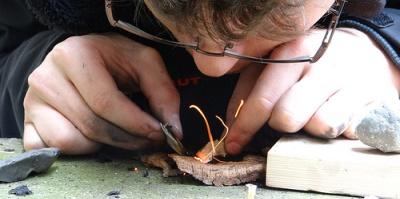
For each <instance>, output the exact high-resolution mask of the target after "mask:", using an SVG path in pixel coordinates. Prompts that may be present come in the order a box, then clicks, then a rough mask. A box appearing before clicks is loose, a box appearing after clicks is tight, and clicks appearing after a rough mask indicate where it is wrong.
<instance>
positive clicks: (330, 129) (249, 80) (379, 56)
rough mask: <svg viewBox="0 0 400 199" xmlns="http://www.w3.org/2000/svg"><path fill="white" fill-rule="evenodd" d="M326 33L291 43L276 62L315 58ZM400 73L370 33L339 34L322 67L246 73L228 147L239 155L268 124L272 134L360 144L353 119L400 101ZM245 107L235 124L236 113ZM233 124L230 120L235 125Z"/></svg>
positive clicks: (234, 102) (235, 99)
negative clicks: (367, 110)
mask: <svg viewBox="0 0 400 199" xmlns="http://www.w3.org/2000/svg"><path fill="white" fill-rule="evenodd" d="M323 34H324V33H323V31H318V30H315V31H313V32H312V33H311V34H310V35H307V36H304V37H302V38H299V39H297V40H295V41H291V42H288V43H285V44H284V45H282V46H280V47H278V48H277V49H275V50H274V51H273V52H272V54H271V56H272V57H271V58H275V59H287V58H291V57H298V56H303V55H307V54H308V55H313V52H314V53H315V52H316V50H317V48H318V47H319V45H320V42H321V39H322V37H323ZM399 77H400V74H399V71H398V70H397V69H396V68H395V66H394V64H393V63H392V62H391V61H390V60H389V59H388V58H387V57H385V55H384V53H383V52H382V51H381V50H380V49H379V47H378V46H377V45H376V44H375V43H374V42H373V41H371V40H370V39H369V38H368V37H367V36H366V35H365V34H364V33H361V32H359V31H356V30H351V29H342V30H337V31H336V33H335V36H334V37H333V40H332V42H331V44H330V46H329V48H328V50H327V51H326V53H325V54H324V55H323V57H322V58H321V59H320V60H319V61H318V62H316V63H314V64H310V63H297V64H268V65H267V66H261V67H260V66H255V67H247V68H246V70H245V71H243V72H242V73H241V77H240V79H239V81H238V83H237V86H236V89H235V91H234V93H233V96H232V98H231V101H230V104H229V106H228V111H227V115H228V117H227V120H228V123H229V120H230V121H231V123H233V124H232V125H231V128H230V133H229V134H228V136H227V139H226V141H225V144H226V149H227V151H228V152H229V153H230V154H237V153H239V152H240V151H241V150H242V149H243V147H244V146H245V145H247V144H248V142H249V141H250V140H251V138H252V137H253V136H254V134H255V133H256V132H257V131H258V130H259V129H260V128H261V127H262V126H263V125H264V124H265V123H268V125H269V126H271V127H272V128H274V129H276V130H278V131H282V132H288V133H294V132H297V131H299V130H300V129H302V128H304V130H305V131H307V132H308V133H310V134H312V135H315V136H319V137H323V138H334V137H337V136H339V135H341V134H344V135H345V136H346V137H349V138H355V136H354V129H353V128H352V127H351V125H350V124H351V119H352V115H353V114H355V113H357V112H358V111H360V110H361V109H362V108H363V107H364V106H365V105H367V104H368V103H371V102H374V101H392V100H398V89H399ZM240 99H244V100H245V103H244V105H243V107H242V109H241V111H240V113H239V115H238V116H237V118H235V119H233V117H232V116H230V115H232V112H233V110H234V109H235V108H236V107H237V105H238V104H239V102H238V101H239V100H240ZM229 118H230V119H229Z"/></svg>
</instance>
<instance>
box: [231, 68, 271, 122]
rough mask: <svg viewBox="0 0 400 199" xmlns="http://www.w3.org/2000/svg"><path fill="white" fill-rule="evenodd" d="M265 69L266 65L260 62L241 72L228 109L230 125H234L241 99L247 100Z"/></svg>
mask: <svg viewBox="0 0 400 199" xmlns="http://www.w3.org/2000/svg"><path fill="white" fill-rule="evenodd" d="M263 69H264V66H262V65H260V64H252V65H249V66H248V67H247V68H245V70H243V71H241V72H240V76H239V79H238V81H237V82H236V86H235V89H234V91H233V93H232V96H231V98H230V100H229V104H228V108H227V110H226V124H227V125H228V126H231V125H232V123H233V121H234V118H235V114H236V113H237V110H238V108H239V105H240V102H241V100H243V101H247V97H248V96H249V94H250V92H251V90H252V89H253V87H254V85H255V83H256V81H257V79H258V77H259V76H260V74H261V72H262V70H263Z"/></svg>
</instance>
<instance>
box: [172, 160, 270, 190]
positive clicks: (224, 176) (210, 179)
mask: <svg viewBox="0 0 400 199" xmlns="http://www.w3.org/2000/svg"><path fill="white" fill-rule="evenodd" d="M169 157H171V158H172V159H173V160H174V161H175V162H176V164H177V166H178V168H179V169H180V170H181V171H183V172H185V173H188V174H190V175H192V176H193V177H194V178H196V179H198V180H200V181H202V182H203V183H204V184H207V185H215V186H224V185H237V184H242V183H246V182H253V181H256V180H258V179H261V178H264V176H265V166H266V164H265V163H266V158H265V157H263V156H256V155H247V156H245V157H244V158H243V160H242V161H238V162H218V163H215V164H211V163H208V164H204V163H202V162H200V161H198V160H196V159H194V158H193V157H190V156H180V155H177V154H169Z"/></svg>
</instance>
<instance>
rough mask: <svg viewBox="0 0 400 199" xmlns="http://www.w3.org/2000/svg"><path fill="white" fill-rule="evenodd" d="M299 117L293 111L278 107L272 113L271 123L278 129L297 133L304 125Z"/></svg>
mask: <svg viewBox="0 0 400 199" xmlns="http://www.w3.org/2000/svg"><path fill="white" fill-rule="evenodd" d="M297 118H298V117H296V116H295V113H293V112H292V111H289V110H287V109H284V108H276V109H274V111H273V113H272V115H271V118H270V120H269V125H270V126H271V127H272V128H274V129H275V130H278V131H282V132H286V133H296V132H297V131H299V130H300V129H301V128H302V127H303V126H304V124H303V122H302V121H299V120H298V119H297Z"/></svg>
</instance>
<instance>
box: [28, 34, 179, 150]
mask: <svg viewBox="0 0 400 199" xmlns="http://www.w3.org/2000/svg"><path fill="white" fill-rule="evenodd" d="M28 83H29V88H28V91H27V93H26V96H25V100H24V107H25V130H24V147H25V148H26V149H28V150H29V149H33V148H42V147H46V146H49V147H58V148H60V149H61V151H62V152H63V153H68V154H82V153H90V152H93V151H95V150H97V149H98V148H99V146H100V145H101V144H108V145H112V146H116V147H120V148H125V149H131V150H134V149H140V148H144V147H149V146H151V145H152V144H155V143H158V142H160V141H161V140H162V139H163V138H164V137H163V135H162V133H161V129H160V125H159V121H158V120H157V119H156V118H154V117H153V116H151V115H149V114H148V113H146V112H144V111H142V110H141V109H140V108H139V107H138V106H137V105H136V104H135V103H133V102H132V101H131V100H130V99H129V98H128V97H126V96H125V95H124V94H123V92H122V91H121V90H120V89H123V90H126V91H135V90H136V91H138V90H140V91H141V92H143V94H144V95H145V96H146V97H147V99H148V101H149V104H150V106H151V108H152V111H153V112H154V113H155V115H156V116H157V118H158V119H160V120H161V121H162V122H168V123H169V124H171V125H172V126H173V127H175V128H174V130H175V132H174V133H175V134H176V135H177V136H178V137H182V131H181V125H180V121H179V95H178V92H177V90H176V88H175V86H174V84H173V82H172V80H171V79H170V77H169V75H168V73H167V71H166V70H165V66H164V63H163V61H162V58H161V57H160V55H159V54H158V52H156V51H155V50H154V49H152V48H150V47H146V46H143V45H141V44H139V43H137V42H135V41H132V40H130V39H128V38H125V37H122V36H119V35H115V34H109V35H87V36H79V37H70V38H68V39H67V40H65V41H63V42H61V43H59V44H58V45H56V46H55V47H54V49H53V50H52V51H51V52H49V54H48V55H47V56H46V58H45V60H44V61H43V63H42V64H41V65H40V66H39V67H38V68H37V69H36V70H35V71H33V72H32V74H31V75H30V76H29V79H28Z"/></svg>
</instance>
